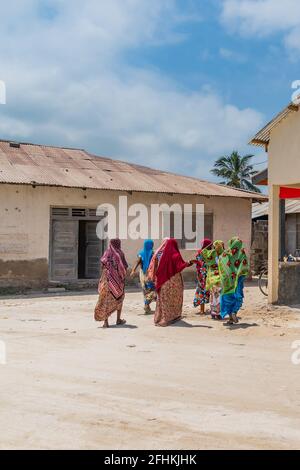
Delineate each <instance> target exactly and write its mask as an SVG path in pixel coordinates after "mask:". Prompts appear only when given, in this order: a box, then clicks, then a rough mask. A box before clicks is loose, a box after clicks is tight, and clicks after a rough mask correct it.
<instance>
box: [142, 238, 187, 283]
mask: <svg viewBox="0 0 300 470" xmlns="http://www.w3.org/2000/svg"><path fill="white" fill-rule="evenodd" d="M157 264H158V267H157V270H156V272H155V266H157ZM187 266H188V263H186V262H185V261H184V259H183V258H182V256H181V254H180V251H179V248H178V244H177V241H176V240H175V239H174V238H168V239H166V240H164V242H163V243H162V245H161V246H160V247H159V248H158V250H157V251H156V252H155V254H154V255H153V257H152V261H151V263H150V268H149V274H150V277H151V278H152V279H153V278H155V287H156V290H157V291H159V290H160V288H161V287H162V286H163V285H164V284H165V283H166V282H167V281H169V279H171V277H173V276H175V274H178V273H180V272H181V271H183V270H184V269H185V268H186V267H187Z"/></svg>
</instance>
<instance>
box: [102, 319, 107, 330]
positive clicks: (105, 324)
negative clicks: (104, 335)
mask: <svg viewBox="0 0 300 470" xmlns="http://www.w3.org/2000/svg"><path fill="white" fill-rule="evenodd" d="M102 328H109V324H108V321H107V320H106V321H105V322H104V324H103V327H102Z"/></svg>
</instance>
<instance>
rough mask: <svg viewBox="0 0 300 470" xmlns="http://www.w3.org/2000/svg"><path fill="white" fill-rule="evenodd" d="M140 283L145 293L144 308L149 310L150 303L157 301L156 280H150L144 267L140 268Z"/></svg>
mask: <svg viewBox="0 0 300 470" xmlns="http://www.w3.org/2000/svg"><path fill="white" fill-rule="evenodd" d="M140 283H141V286H142V289H143V295H144V308H145V310H149V309H150V304H151V303H152V302H155V301H156V298H157V294H156V290H155V284H154V282H152V281H149V280H148V277H147V273H146V274H144V272H143V270H142V269H141V270H140Z"/></svg>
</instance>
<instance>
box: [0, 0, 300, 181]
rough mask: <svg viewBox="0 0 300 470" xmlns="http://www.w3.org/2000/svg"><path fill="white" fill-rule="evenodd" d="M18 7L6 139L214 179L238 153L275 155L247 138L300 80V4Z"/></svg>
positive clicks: (7, 66)
mask: <svg viewBox="0 0 300 470" xmlns="http://www.w3.org/2000/svg"><path fill="white" fill-rule="evenodd" d="M11 3H13V5H10V4H8V5H5V6H3V7H2V12H1V30H0V40H1V44H2V47H1V48H0V79H1V80H5V82H6V86H7V104H6V105H5V106H3V105H2V106H1V107H0V113H1V119H0V136H1V138H4V139H15V140H22V141H33V142H37V143H45V144H52V145H65V146H70V147H80V148H85V149H87V150H89V151H91V152H94V153H95V154H98V155H107V156H111V157H113V158H119V159H123V160H128V161H131V162H136V163H139V164H146V165H149V166H152V167H157V168H161V169H165V170H171V171H175V172H178V173H184V174H191V175H195V176H198V177H200V178H205V179H212V176H211V175H210V169H211V167H212V165H213V162H214V161H215V160H216V159H217V158H218V157H219V156H221V155H223V154H228V153H230V152H231V151H232V150H234V149H237V150H239V151H240V152H241V153H244V152H247V153H249V152H254V153H255V154H256V157H255V163H256V164H258V163H260V162H264V161H265V160H266V154H265V153H264V152H263V151H262V150H260V149H258V150H257V149H255V148H252V147H249V146H247V142H248V140H249V138H250V137H251V136H252V135H253V134H254V133H255V132H256V131H257V130H258V129H259V128H260V126H262V125H263V124H264V123H265V122H266V121H268V120H269V119H270V118H271V117H272V116H273V115H274V114H275V113H277V112H278V111H279V110H280V109H281V108H282V107H284V106H285V105H286V104H287V103H288V102H289V100H290V99H291V94H292V89H291V84H292V82H293V81H295V80H297V79H300V70H299V64H300V3H299V1H298V0H285V1H284V2H279V1H278V0H203V1H199V0H151V2H150V1H149V0H110V1H109V2H108V1H107V0H86V1H85V2H84V3H83V2H80V1H79V0H72V2H70V1H67V0H52V1H50V0H48V1H46V0H44V1H42V0H19V1H15V2H11ZM16 6H18V8H16ZM256 168H257V169H260V168H263V165H257V166H256Z"/></svg>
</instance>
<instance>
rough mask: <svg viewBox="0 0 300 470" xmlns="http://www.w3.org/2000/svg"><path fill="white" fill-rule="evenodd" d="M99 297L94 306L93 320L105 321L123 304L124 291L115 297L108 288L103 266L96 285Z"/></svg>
mask: <svg viewBox="0 0 300 470" xmlns="http://www.w3.org/2000/svg"><path fill="white" fill-rule="evenodd" d="M98 292H99V298H98V302H97V305H96V307H95V320H96V321H106V320H107V319H108V317H110V315H111V314H112V313H114V312H115V311H116V310H120V309H121V308H122V306H123V301H124V297H125V293H124V294H123V295H122V297H120V298H119V299H116V298H115V297H114V296H113V295H112V293H111V292H110V290H109V287H108V281H107V274H106V269H105V268H103V271H102V276H101V279H100V282H99V287H98Z"/></svg>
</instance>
